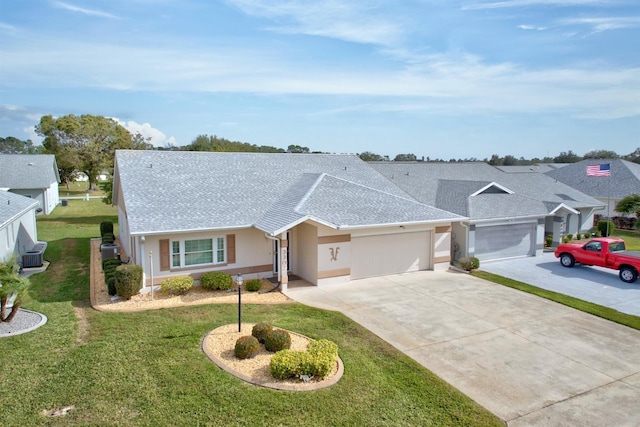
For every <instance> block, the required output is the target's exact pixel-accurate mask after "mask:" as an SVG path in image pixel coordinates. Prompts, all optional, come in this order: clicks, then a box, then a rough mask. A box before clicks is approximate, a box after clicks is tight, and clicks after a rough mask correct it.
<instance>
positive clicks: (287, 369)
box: [269, 350, 312, 380]
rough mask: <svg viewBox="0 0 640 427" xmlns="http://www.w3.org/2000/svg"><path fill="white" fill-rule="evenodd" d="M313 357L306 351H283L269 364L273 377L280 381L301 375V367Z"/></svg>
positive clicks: (275, 355) (274, 356)
mask: <svg viewBox="0 0 640 427" xmlns="http://www.w3.org/2000/svg"><path fill="white" fill-rule="evenodd" d="M311 357H312V356H311V354H309V353H308V352H306V351H294V350H282V351H279V352H277V353H276V354H274V355H273V357H272V358H271V361H270V362H269V371H270V372H271V376H273V377H274V378H277V379H279V380H286V379H287V378H294V377H296V376H298V375H301V374H300V372H301V369H300V365H302V364H304V362H305V361H306V360H308V359H310V358H311Z"/></svg>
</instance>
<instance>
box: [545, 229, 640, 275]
mask: <svg viewBox="0 0 640 427" xmlns="http://www.w3.org/2000/svg"><path fill="white" fill-rule="evenodd" d="M555 254H556V258H560V264H562V265H563V266H564V267H573V266H574V264H575V263H576V262H579V263H580V264H582V265H597V266H598V267H605V268H611V269H613V270H619V271H620V274H619V276H620V280H622V281H623V282H627V283H633V282H635V281H636V280H637V279H638V271H640V252H629V251H627V250H626V248H625V246H624V240H622V239H617V238H614V237H602V238H596V239H591V240H589V241H587V242H586V243H580V242H572V243H563V244H561V245H559V246H558V247H557V248H556V252H555Z"/></svg>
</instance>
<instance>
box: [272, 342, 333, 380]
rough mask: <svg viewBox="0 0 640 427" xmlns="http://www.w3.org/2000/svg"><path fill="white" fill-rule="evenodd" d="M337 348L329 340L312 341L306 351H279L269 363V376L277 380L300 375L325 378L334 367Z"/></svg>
mask: <svg viewBox="0 0 640 427" xmlns="http://www.w3.org/2000/svg"><path fill="white" fill-rule="evenodd" d="M337 360H338V346H337V345H336V344H335V343H333V342H331V341H329V340H319V341H312V342H310V343H309V345H308V346H307V351H295V350H281V351H279V352H277V353H276V354H274V355H273V357H272V358H271V362H270V363H269V370H270V372H271V375H272V376H273V377H274V378H277V379H287V378H296V377H298V378H299V377H300V376H302V375H305V376H308V377H316V378H325V377H326V376H327V375H329V374H330V373H331V372H332V371H333V369H334V368H335V366H336V362H337Z"/></svg>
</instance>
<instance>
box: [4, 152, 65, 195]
mask: <svg viewBox="0 0 640 427" xmlns="http://www.w3.org/2000/svg"><path fill="white" fill-rule="evenodd" d="M54 182H58V183H59V182H60V176H59V174H58V165H57V163H56V158H55V156H53V155H51V154H0V188H9V189H12V190H25V189H33V188H49V187H50V186H51V184H53V183H54Z"/></svg>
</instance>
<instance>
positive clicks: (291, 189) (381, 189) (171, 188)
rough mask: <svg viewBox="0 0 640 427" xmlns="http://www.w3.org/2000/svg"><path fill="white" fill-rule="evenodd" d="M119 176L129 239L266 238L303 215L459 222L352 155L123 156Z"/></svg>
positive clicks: (329, 219) (353, 220)
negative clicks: (222, 233) (251, 234)
mask: <svg viewBox="0 0 640 427" xmlns="http://www.w3.org/2000/svg"><path fill="white" fill-rule="evenodd" d="M116 175H117V177H116V181H115V182H114V188H116V190H115V192H114V202H115V203H118V194H117V193H118V191H119V190H118V189H117V186H118V185H120V188H121V191H122V195H123V196H124V200H125V203H126V209H127V214H128V220H129V227H130V230H131V233H132V234H150V233H154V232H172V231H181V230H182V231H194V230H209V229H216V228H220V229H221V228H226V229H228V228H234V227H250V226H256V227H258V228H260V229H263V230H265V231H270V232H271V231H274V230H281V229H282V228H283V227H287V226H288V225H289V224H295V223H297V222H298V221H300V220H301V219H304V218H306V217H311V218H314V219H317V220H319V221H324V222H326V223H328V224H332V225H334V226H336V227H343V226H358V225H371V224H374V223H376V224H382V223H401V222H407V221H419V222H428V221H437V220H452V219H459V217H458V216H457V215H454V214H452V213H450V212H444V211H441V210H439V209H435V208H433V207H429V206H425V205H423V204H421V203H418V202H416V201H415V200H413V199H412V198H411V197H410V196H408V195H407V194H406V193H405V192H403V191H402V190H401V189H400V188H398V187H397V186H396V185H394V184H393V183H392V182H390V181H389V180H387V179H386V178H385V177H384V176H382V175H381V174H379V173H378V172H376V170H375V169H373V168H371V167H370V166H369V165H367V164H366V163H365V162H363V161H362V160H360V159H359V158H358V157H357V156H354V155H328V154H266V153H213V152H166V151H165V152H162V151H126V150H122V151H117V152H116ZM118 180H119V181H118ZM377 221H380V222H377Z"/></svg>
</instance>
